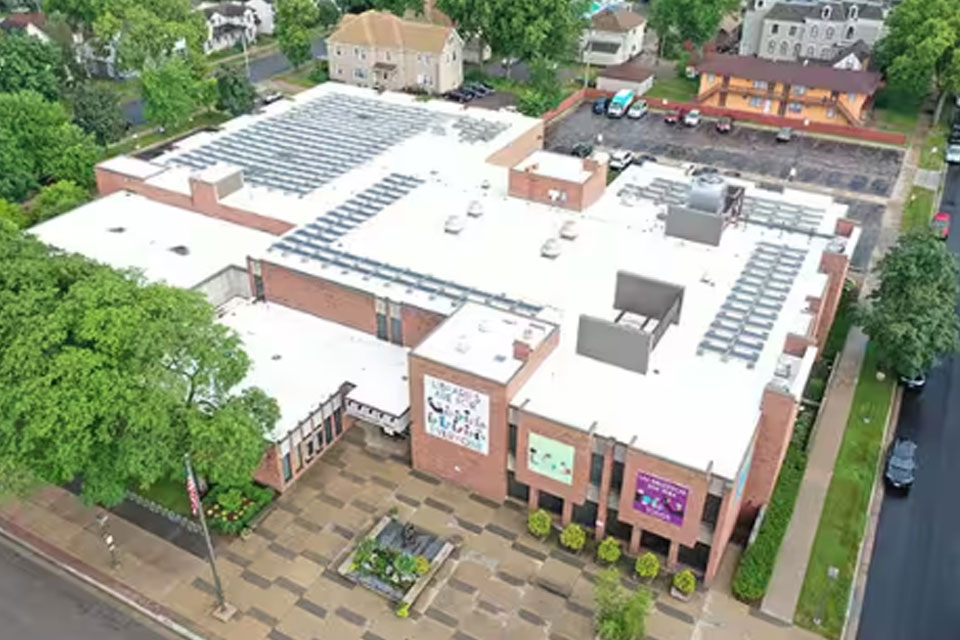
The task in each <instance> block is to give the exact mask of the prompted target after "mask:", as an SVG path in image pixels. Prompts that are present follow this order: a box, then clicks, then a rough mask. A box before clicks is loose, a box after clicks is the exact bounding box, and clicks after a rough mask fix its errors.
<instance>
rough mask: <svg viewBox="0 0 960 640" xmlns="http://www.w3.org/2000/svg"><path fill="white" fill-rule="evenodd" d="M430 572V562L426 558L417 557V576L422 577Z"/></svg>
mask: <svg viewBox="0 0 960 640" xmlns="http://www.w3.org/2000/svg"><path fill="white" fill-rule="evenodd" d="M427 571H430V561H429V560H427V558H426V557H425V556H417V575H418V576H422V575H423V574H425V573H426V572H427Z"/></svg>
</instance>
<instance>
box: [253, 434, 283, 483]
mask: <svg viewBox="0 0 960 640" xmlns="http://www.w3.org/2000/svg"><path fill="white" fill-rule="evenodd" d="M253 479H254V480H256V481H257V482H259V483H260V484H263V485H266V486H268V487H273V488H274V489H276V490H277V491H283V488H284V482H283V472H282V471H281V470H280V452H279V450H278V449H277V445H275V444H271V445H270V446H269V447H268V448H267V450H266V451H265V452H264V454H263V459H262V460H260V466H259V467H257V470H256V471H254V472H253Z"/></svg>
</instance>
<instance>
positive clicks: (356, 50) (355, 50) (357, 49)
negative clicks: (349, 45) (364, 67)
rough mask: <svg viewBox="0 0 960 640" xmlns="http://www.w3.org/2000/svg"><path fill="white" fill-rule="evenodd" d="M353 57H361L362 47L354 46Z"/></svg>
mask: <svg viewBox="0 0 960 640" xmlns="http://www.w3.org/2000/svg"><path fill="white" fill-rule="evenodd" d="M353 57H354V58H359V57H360V47H354V48H353Z"/></svg>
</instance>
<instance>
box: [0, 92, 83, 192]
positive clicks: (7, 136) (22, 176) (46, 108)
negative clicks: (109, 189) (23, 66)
mask: <svg viewBox="0 0 960 640" xmlns="http://www.w3.org/2000/svg"><path fill="white" fill-rule="evenodd" d="M99 157H100V149H99V148H98V147H97V145H96V143H95V142H94V140H93V137H92V136H90V135H88V134H86V133H84V132H83V131H82V130H81V129H80V128H79V127H78V126H77V125H75V124H73V123H72V122H70V118H69V116H68V114H67V111H66V109H65V108H64V107H63V105H62V104H60V103H57V102H48V101H46V100H44V99H43V96H41V95H40V94H39V93H36V92H35V91H20V92H17V93H0V198H5V199H7V200H14V201H19V200H22V199H23V198H24V197H25V196H26V195H27V194H28V193H29V192H30V191H32V190H33V189H36V188H37V187H39V186H40V185H41V184H45V183H47V182H51V181H55V180H72V181H74V182H75V183H77V184H79V185H81V186H84V187H90V186H92V185H93V165H94V164H95V163H96V161H97V159H98V158H99Z"/></svg>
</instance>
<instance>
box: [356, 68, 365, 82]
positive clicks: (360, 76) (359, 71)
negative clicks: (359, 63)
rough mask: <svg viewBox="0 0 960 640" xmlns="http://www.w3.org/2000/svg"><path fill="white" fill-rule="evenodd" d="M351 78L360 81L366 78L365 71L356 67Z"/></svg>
mask: <svg viewBox="0 0 960 640" xmlns="http://www.w3.org/2000/svg"><path fill="white" fill-rule="evenodd" d="M353 77H354V78H358V79H360V80H362V79H364V78H366V77H367V70H366V69H361V68H359V67H358V68H356V69H354V70H353Z"/></svg>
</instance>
